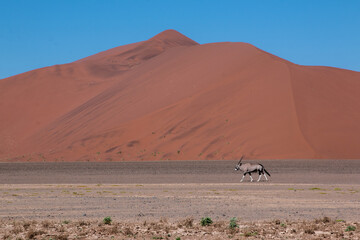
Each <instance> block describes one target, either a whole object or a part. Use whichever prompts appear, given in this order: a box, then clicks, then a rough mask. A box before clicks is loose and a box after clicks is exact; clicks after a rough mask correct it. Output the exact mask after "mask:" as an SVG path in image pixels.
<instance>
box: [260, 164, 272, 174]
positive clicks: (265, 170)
mask: <svg viewBox="0 0 360 240" xmlns="http://www.w3.org/2000/svg"><path fill="white" fill-rule="evenodd" d="M259 165H260V166H262V168H263V170H264V172H265V173H266V174H267V175H269V176H270V177H271V175H270V173H269V172H268V171H266V169H265V168H264V166H263V165H262V164H260V163H259Z"/></svg>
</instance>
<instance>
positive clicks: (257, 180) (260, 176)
mask: <svg viewBox="0 0 360 240" xmlns="http://www.w3.org/2000/svg"><path fill="white" fill-rule="evenodd" d="M261 176H262V174H261V173H260V174H259V179H258V180H257V181H258V182H259V181H260V179H261Z"/></svg>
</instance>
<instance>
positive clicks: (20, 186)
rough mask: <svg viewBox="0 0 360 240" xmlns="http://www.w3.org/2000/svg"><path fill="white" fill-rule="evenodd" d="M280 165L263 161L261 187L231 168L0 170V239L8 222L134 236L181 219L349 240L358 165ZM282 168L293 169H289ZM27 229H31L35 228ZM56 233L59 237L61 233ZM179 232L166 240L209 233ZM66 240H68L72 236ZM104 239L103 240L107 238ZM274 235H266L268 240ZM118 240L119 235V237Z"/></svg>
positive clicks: (217, 164) (358, 192)
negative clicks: (101, 228)
mask: <svg viewBox="0 0 360 240" xmlns="http://www.w3.org/2000/svg"><path fill="white" fill-rule="evenodd" d="M281 163H282V164H279V163H278V162H277V161H264V162H263V164H264V165H265V167H266V168H267V169H268V171H269V172H270V173H271V174H272V177H271V178H270V181H269V182H260V183H257V182H253V183H250V182H244V183H239V180H240V178H241V176H240V175H239V174H235V173H234V171H233V166H232V165H233V162H229V161H225V162H221V161H210V162H189V161H188V162H181V161H179V162H174V163H172V162H166V163H161V162H155V163H154V162H150V163H146V164H145V166H146V167H143V166H144V165H143V163H112V165H106V164H103V165H102V164H95V165H94V164H90V163H88V164H87V165H86V163H83V164H84V165H82V167H79V168H74V166H79V163H74V165H73V168H71V165H61V164H57V165H51V164H43V165H36V164H33V165H31V164H30V165H26V164H18V165H16V166H15V165H14V164H0V168H1V171H0V180H1V181H2V184H1V185H0V205H1V208H0V218H1V219H2V224H3V225H2V226H3V227H1V229H3V231H1V233H0V237H1V236H4V234H5V233H10V232H9V231H10V230H9V229H11V228H13V227H14V226H13V225H11V226H10V225H9V224H12V223H13V222H14V221H15V222H19V221H20V222H21V221H29V220H37V221H39V222H38V223H37V224H38V225H39V226H40V225H41V224H42V223H41V221H54V224H55V223H56V224H60V223H61V222H62V221H70V222H76V221H91V222H92V223H91V224H90V225H91V226H93V225H94V224H95V225H96V224H97V223H99V222H101V220H102V219H103V218H104V217H106V216H110V217H111V218H112V219H113V220H114V222H115V223H117V224H120V225H121V224H122V225H121V226H120V225H119V229H122V230H121V231H122V232H124V231H125V230H124V229H125V225H126V224H130V225H129V227H130V228H131V231H132V232H135V231H136V230H137V229H136V226H137V225H139V224H140V225H141V224H143V223H144V222H145V221H146V222H148V223H149V222H155V223H159V220H160V219H166V220H167V222H168V223H167V224H169V228H170V227H171V226H172V227H174V226H176V225H177V223H178V222H179V221H183V220H184V219H188V218H191V219H194V221H193V222H194V225H195V226H198V225H199V222H200V219H201V218H202V217H211V218H212V219H213V220H214V222H215V223H221V222H222V226H223V228H224V226H227V224H228V222H229V220H230V219H231V218H233V217H236V218H237V219H238V220H239V223H241V224H242V225H243V228H244V229H248V228H250V227H251V226H253V227H254V226H255V227H256V226H257V225H254V224H253V223H255V222H257V223H258V224H260V225H261V226H268V227H266V228H268V229H273V228H274V227H273V226H272V225H271V224H274V223H273V222H274V221H275V220H276V219H279V220H280V221H281V223H283V222H284V223H285V222H288V223H286V225H289V224H295V225H296V229H297V230H296V231H297V233H298V234H300V233H302V234H305V233H304V231H305V229H304V228H305V227H304V226H305V225H306V224H305V223H304V224H305V225H304V226H302V225H301V224H302V221H303V220H306V221H313V220H314V219H319V218H323V217H330V218H331V219H332V220H334V221H335V220H345V221H346V223H343V222H337V223H336V224H332V225H331V226H329V225H326V229H325V227H324V228H323V227H321V226H320V225H319V226H318V227H315V230H316V229H322V230H321V231H325V232H327V233H326V234H328V232H330V233H331V232H334V234H332V235H331V236H332V237H334V239H341V237H342V235H341V234H345V235H344V236H347V239H349V238H350V239H357V238H355V237H356V236H357V235H356V236H355V235H349V233H350V232H345V229H346V227H347V225H354V226H357V222H358V221H359V220H360V201H359V199H360V181H359V174H358V173H357V172H356V171H357V170H356V169H359V166H358V165H359V161H344V162H343V163H345V164H342V165H341V164H340V163H339V162H338V161H325V160H322V161H314V162H313V166H315V167H316V169H317V170H312V171H310V172H309V170H308V168H309V166H308V164H307V163H310V162H309V161H294V162H290V161H282V162H281ZM29 166H31V167H29ZM54 166H56V167H54ZM99 166H103V167H102V168H101V167H99ZM141 166H142V167H141ZM290 166H293V167H294V168H292V169H290ZM228 167H231V168H230V169H228ZM275 167H276V168H275ZM15 169H18V171H15ZM44 169H47V170H46V171H43V170H44ZM71 169H72V170H71ZM86 169H87V170H86ZM211 169H213V171H211ZM226 169H228V170H229V171H228V173H227V174H225V173H226V172H225V173H224V171H226ZM65 170H66V171H65ZM116 170H118V171H116ZM42 171H43V174H41V172H42ZM177 172H178V173H177ZM15 173H17V174H18V175H15ZM119 174H120V175H119ZM127 176H128V178H127ZM42 177H43V178H42ZM31 179H32V180H31ZM109 179H110V180H111V181H110V182H109ZM116 179H117V180H116ZM255 179H257V176H255ZM131 181H133V183H131ZM231 181H232V182H231ZM56 182H58V183H56ZM174 182H177V183H174ZM326 182H328V183H326ZM74 224H75V223H74ZM124 224H125V225H124ZM224 224H225V225H224ZM266 224H268V225H266ZM269 224H270V225H271V226H270V225H269ZM307 224H310V225H311V224H313V222H308V223H307ZM339 224H340V225H341V226H340V225H339ZM63 225H64V224H63ZM170 225H171V226H170ZM260 225H259V226H260ZM275 225H276V224H275ZM295 225H294V226H295ZM34 226H35V227H34V228H36V226H37V225H36V224H35V225H34ZM69 226H70V225H69ZM259 226H258V228H257V230H254V231H257V232H258V233H259V235H257V237H260V236H264V234H265V233H261V234H260V232H259V231H260V229H261V227H260V228H259ZM301 226H302V227H301ZM64 227H65V229H66V227H67V225H64ZM105 227H108V226H105ZM198 227H200V226H198ZM275 227H276V226H275ZM277 227H278V230H276V231H278V232H279V233H276V234H280V232H284V231H285V232H286V231H287V232H288V234H291V231H292V230H291V228H290V227H288V228H286V229H282V228H281V227H279V226H277ZM34 228H32V229H31V230H34ZM74 228H77V227H76V226H75V227H74ZM225 228H226V227H225ZM294 228H295V227H294ZM5 229H7V230H6V231H5ZM142 229H143V228H142ZM145 229H147V228H145ZM181 229H182V228H177V227H176V229H173V230H171V231H172V232H171V233H170V235H171V236H182V238H181V239H198V238H200V236H201V237H202V238H203V239H211V238H207V237H204V235H203V234H205V235H206V232H209V231H210V230H209V229H208V230H206V229H205V230H199V229H198V230H196V229H195V230H191V231H192V232H193V235H191V234H190V235H189V234H188V233H185V232H187V231H188V230H186V229H183V230H181ZM264 229H265V228H264ZM335 229H337V230H335ZM356 229H357V230H356V231H354V232H351V233H353V234H358V230H359V228H358V227H357V228H356ZM53 230H54V229H53ZM163 230H164V229H162V230H161V231H163ZM280 230H281V231H280ZM282 230H284V231H282ZM315 230H314V231H315ZM24 231H25V230H24ZM24 231H23V233H24ZM54 231H55V230H54ZM69 231H70V230H69ZM71 231H73V230H71ZM106 231H110V230H106ZM106 231H105V232H106ZM114 231H115V230H114ZM119 231H120V230H119ZM149 231H150V230H149ZM159 231H160V230H159ZM161 231H160V232H161ZM169 231H170V230H169ZM177 231H180V232H177ZM182 231H185V232H182ZM224 231H225V230H219V229H218V230H216V229H213V230H211V231H210V232H220V233H219V234H220V235H216V234H215V235H214V236H213V237H214V238H213V239H218V238H219V236H226V238H228V233H226V234H225V235H224ZM226 231H228V230H226ZM226 231H225V232H226ZM246 231H248V230H246ZM261 231H262V230H261ZM274 231H275V230H274ZM316 231H320V230H316ZM55 232H56V231H55ZM194 232H197V233H198V234H200V235H196V234H197V233H196V234H195V233H194ZM310 232H311V231H310ZM335 232H336V234H338V235H336V234H335ZM57 233H59V234H60V232H57ZM64 233H66V231H65V232H64ZM150 233H151V234H150ZM155 233H156V231H155ZM1 234H3V235H1ZM24 234H25V233H24ZM49 234H50V233H49ZM67 234H68V236H69V238H72V237H73V236H74V235H71V234H70V233H67ZM69 234H70V235H69ZM104 234H105V233H104ZM106 234H107V235H106V236H109V238H110V236H111V234H110V233H106ZM138 234H139V235H138V236H144V238H145V239H152V237H156V236H155V235H154V232H152V230H151V231H150V232H149V233H148V235H146V234H147V233H140V230H139V233H138ZM141 234H145V235H141ZM186 234H187V235H186ZM241 234H246V232H245V230H244V231H242V230H241V228H240V229H239V232H237V233H236V234H235V235H234V237H235V238H236V237H238V238H241V237H245V236H244V235H241ZM276 234H275V233H273V235H274V236H275V235H276ZM346 234H348V235H346ZM50 235H51V234H50ZM113 235H114V234H113ZM265 235H266V234H265ZM320 235H321V234H320ZM320 235H319V233H318V235H316V234H315V233H314V234H312V233H311V234H307V235H304V236H306V238H310V239H311V238H313V237H314V238H315V237H319V236H320ZM71 236H72V237H71ZM89 236H90V235H89ZM114 236H118V235H116V234H115V235H114ZM119 236H120V235H119ZM159 236H161V237H163V238H166V236H167V233H166V234H165V232H161V235H159ZM186 236H188V237H186ZM190 236H193V238H191V237H190ZM194 236H195V237H194ZM196 236H197V237H196ZM278 236H280V235H278ZM295 236H298V235H296V234H295V235H293V239H295ZM299 236H300V235H299ZM304 236H303V237H300V238H301V239H306V238H305V237H304ZM336 236H337V237H336ZM250 237H251V236H250ZM252 237H256V236H252ZM289 237H290V238H291V236H290V235H289ZM124 238H125V237H124V235H121V236H120V237H119V239H124ZM84 239H87V238H84ZM140 239H141V238H140ZM170 239H175V238H174V237H172V238H170ZM220 239H221V237H220ZM265 239H266V238H265ZM279 239H282V238H279Z"/></svg>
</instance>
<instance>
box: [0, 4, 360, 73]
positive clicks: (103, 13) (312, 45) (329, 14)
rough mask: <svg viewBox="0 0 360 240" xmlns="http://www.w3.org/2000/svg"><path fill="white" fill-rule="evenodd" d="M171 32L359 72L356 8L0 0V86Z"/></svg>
mask: <svg viewBox="0 0 360 240" xmlns="http://www.w3.org/2000/svg"><path fill="white" fill-rule="evenodd" d="M166 29H175V30H177V31H179V32H181V33H183V34H184V35H186V36H188V37H190V38H191V39H193V40H195V41H197V42H199V43H201V44H203V43H209V42H224V41H231V42H248V43H251V44H253V45H255V46H257V47H259V48H261V49H263V50H265V51H267V52H270V53H272V54H275V55H277V56H279V57H282V58H285V59H287V60H289V61H292V62H294V63H297V64H302V65H323V66H332V67H340V68H346V69H350V70H355V71H360V0H283V1H280V0H273V1H272V0H263V1H260V0H234V1H231V0H219V1H215V0H213V1H212V0H144V1H140V0H139V1H137V0H116V1H111V0H0V78H5V77H8V76H12V75H15V74H19V73H22V72H26V71H29V70H32V69H36V68H40V67H45V66H50V65H54V64H62V63H69V62H72V61H75V60H77V59H80V58H83V57H87V56H89V55H92V54H94V53H97V52H100V51H104V50H107V49H110V48H113V47H117V46H120V45H125V44H128V43H133V42H138V41H142V40H146V39H149V38H151V37H152V36H154V35H156V34H158V33H159V32H161V31H163V30H166Z"/></svg>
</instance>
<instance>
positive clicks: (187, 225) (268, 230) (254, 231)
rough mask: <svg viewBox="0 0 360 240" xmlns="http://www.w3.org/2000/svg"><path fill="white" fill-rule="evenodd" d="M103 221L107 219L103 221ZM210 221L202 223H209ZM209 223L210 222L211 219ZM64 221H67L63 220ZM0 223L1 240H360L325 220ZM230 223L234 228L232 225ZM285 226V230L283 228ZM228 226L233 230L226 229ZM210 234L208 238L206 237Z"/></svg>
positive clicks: (351, 229)
mask: <svg viewBox="0 0 360 240" xmlns="http://www.w3.org/2000/svg"><path fill="white" fill-rule="evenodd" d="M104 219H106V218H104ZM209 219H210V218H203V219H202V220H204V221H202V222H205V223H209V222H210V221H209ZM210 220H211V219H210ZM65 221H67V220H65ZM65 221H51V220H44V221H35V220H5V219H2V220H0V239H77V238H78V239H112V238H113V236H116V239H129V238H130V239H135V238H136V239H180V240H181V239H182V238H186V239H200V238H201V239H202V238H204V234H206V236H205V238H204V239H209V240H212V239H224V236H226V238H232V239H243V238H244V237H246V238H250V239H359V237H360V232H359V231H358V230H357V226H358V224H359V223H356V222H349V223H347V222H344V221H341V222H340V221H333V220H331V219H330V218H328V217H323V218H319V219H315V220H313V221H289V220H286V221H282V220H278V221H277V220H276V221H264V222H257V223H255V224H254V223H253V222H241V226H240V227H237V226H236V225H237V222H236V219H235V218H232V219H231V220H230V225H228V224H227V223H226V222H225V221H214V222H212V220H211V223H212V224H211V226H209V225H205V226H206V228H205V227H204V225H203V224H202V222H198V223H194V222H193V219H192V218H187V219H184V220H181V221H179V222H169V221H167V220H166V219H161V220H159V221H155V222H147V221H144V222H143V223H123V222H121V223H119V222H115V221H112V222H111V225H110V224H105V222H100V223H99V221H86V220H81V221H71V222H70V221H67V223H66V224H65ZM231 223H233V224H231ZM284 225H286V227H287V229H286V230H285V229H284V228H283V226H284ZM229 226H233V228H232V227H230V228H229ZM209 233H211V234H209Z"/></svg>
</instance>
